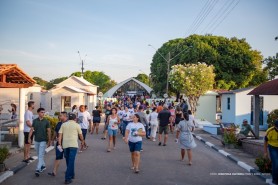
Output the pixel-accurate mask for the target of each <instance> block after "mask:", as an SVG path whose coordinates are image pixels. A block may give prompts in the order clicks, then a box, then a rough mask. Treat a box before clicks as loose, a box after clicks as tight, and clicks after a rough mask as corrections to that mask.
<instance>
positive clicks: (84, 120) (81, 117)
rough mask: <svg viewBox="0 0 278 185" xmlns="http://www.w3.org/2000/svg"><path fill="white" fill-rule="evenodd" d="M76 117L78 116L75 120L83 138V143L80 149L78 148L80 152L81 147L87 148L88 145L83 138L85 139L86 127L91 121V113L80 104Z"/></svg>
mask: <svg viewBox="0 0 278 185" xmlns="http://www.w3.org/2000/svg"><path fill="white" fill-rule="evenodd" d="M77 117H78V119H77V121H78V123H79V125H80V127H81V130H82V135H83V138H84V145H81V149H80V152H82V151H83V148H84V149H87V148H88V145H87V144H86V142H85V139H86V135H87V132H88V128H89V126H90V125H91V124H92V123H91V115H90V113H89V112H88V111H86V109H85V106H84V105H80V107H79V112H78V115H77Z"/></svg>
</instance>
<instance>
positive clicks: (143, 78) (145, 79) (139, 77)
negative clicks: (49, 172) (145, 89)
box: [135, 73, 150, 86]
mask: <svg viewBox="0 0 278 185" xmlns="http://www.w3.org/2000/svg"><path fill="white" fill-rule="evenodd" d="M135 79H136V80H139V81H140V82H143V83H144V84H146V85H148V86H150V79H149V77H148V75H146V74H144V73H140V74H138V75H137V76H136V77H135Z"/></svg>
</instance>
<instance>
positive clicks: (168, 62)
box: [166, 52, 171, 95]
mask: <svg viewBox="0 0 278 185" xmlns="http://www.w3.org/2000/svg"><path fill="white" fill-rule="evenodd" d="M170 61H171V53H170V52H169V53H168V60H167V82H166V83H167V84H166V94H167V95H168V92H169V71H170Z"/></svg>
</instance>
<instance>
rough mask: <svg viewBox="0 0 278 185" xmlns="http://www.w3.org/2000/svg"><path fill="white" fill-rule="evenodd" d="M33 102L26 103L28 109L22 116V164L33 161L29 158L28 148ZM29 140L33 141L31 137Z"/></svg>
mask: <svg viewBox="0 0 278 185" xmlns="http://www.w3.org/2000/svg"><path fill="white" fill-rule="evenodd" d="M34 105H35V102H33V101H29V102H28V109H27V110H26V111H25V114H24V130H23V132H24V160H23V162H26V163H29V161H30V160H34V159H33V158H32V157H30V147H31V143H29V141H28V137H29V132H30V130H31V127H32V123H33V112H32V110H34V108H35V106H34ZM31 140H33V135H32V136H31Z"/></svg>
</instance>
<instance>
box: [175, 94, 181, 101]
mask: <svg viewBox="0 0 278 185" xmlns="http://www.w3.org/2000/svg"><path fill="white" fill-rule="evenodd" d="M180 95H181V93H180V92H176V102H178V101H179V99H180Z"/></svg>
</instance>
